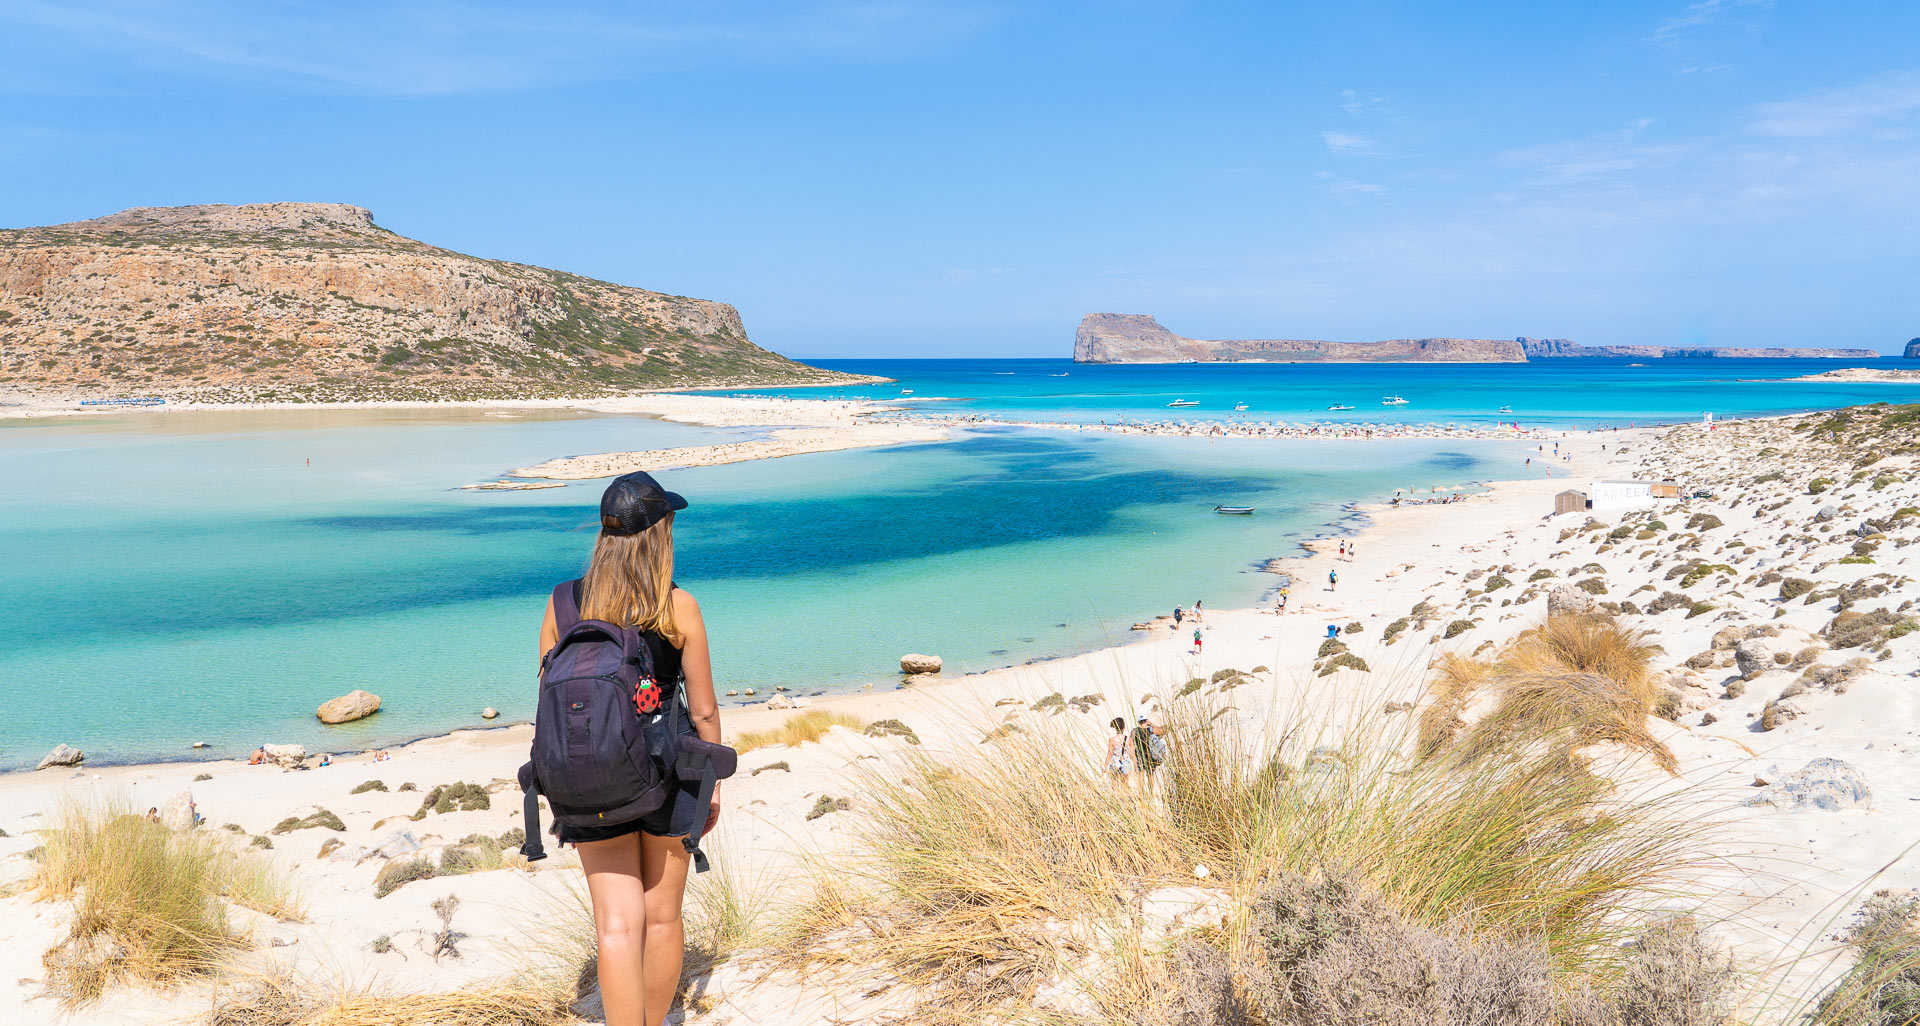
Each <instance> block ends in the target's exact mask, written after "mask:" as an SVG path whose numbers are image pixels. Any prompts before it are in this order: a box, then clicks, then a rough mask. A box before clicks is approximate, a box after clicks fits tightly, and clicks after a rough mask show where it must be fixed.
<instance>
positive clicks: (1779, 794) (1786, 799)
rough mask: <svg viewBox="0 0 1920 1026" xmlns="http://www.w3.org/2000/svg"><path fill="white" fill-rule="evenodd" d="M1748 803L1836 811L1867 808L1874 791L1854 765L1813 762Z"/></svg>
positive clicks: (1870, 804)
mask: <svg viewBox="0 0 1920 1026" xmlns="http://www.w3.org/2000/svg"><path fill="white" fill-rule="evenodd" d="M1747 804H1748V805H1772V806H1776V807H1778V808H1783V809H1804V808H1815V809H1825V810H1827V811H1829V812H1838V811H1840V810H1841V809H1853V808H1870V807H1871V806H1872V805H1873V791H1872V790H1871V789H1869V788H1868V787H1867V775H1866V774H1865V773H1862V772H1860V770H1859V769H1858V768H1857V767H1855V766H1854V765H1853V764H1851V763H1848V762H1843V761H1841V760H1839V759H1815V760H1813V761H1812V762H1809V763H1807V764H1806V765H1805V766H1802V767H1800V768H1799V769H1798V770H1795V771H1794V772H1792V773H1789V774H1787V775H1786V776H1785V777H1782V778H1781V779H1780V780H1779V781H1777V782H1776V783H1773V784H1770V785H1768V786H1767V787H1766V788H1765V789H1764V790H1762V791H1761V792H1760V793H1759V794H1757V795H1755V796H1753V797H1752V798H1750V799H1748V800H1747Z"/></svg>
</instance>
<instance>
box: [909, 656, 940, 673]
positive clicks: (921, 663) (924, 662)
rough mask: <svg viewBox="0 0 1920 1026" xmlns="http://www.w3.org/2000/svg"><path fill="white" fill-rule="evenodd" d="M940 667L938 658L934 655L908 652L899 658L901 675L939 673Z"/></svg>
mask: <svg viewBox="0 0 1920 1026" xmlns="http://www.w3.org/2000/svg"><path fill="white" fill-rule="evenodd" d="M940 666H941V663H940V657H939V656H935V655H921V654H920V653H918V652H909V653H907V654H906V655H903V656H901V657H900V672H901V673H939V672H940Z"/></svg>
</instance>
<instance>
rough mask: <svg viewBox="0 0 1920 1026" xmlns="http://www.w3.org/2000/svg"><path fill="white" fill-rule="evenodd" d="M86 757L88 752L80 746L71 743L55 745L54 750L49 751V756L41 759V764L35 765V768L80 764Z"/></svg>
mask: <svg viewBox="0 0 1920 1026" xmlns="http://www.w3.org/2000/svg"><path fill="white" fill-rule="evenodd" d="M86 758H87V753H85V752H83V751H81V750H80V749H78V748H74V747H71V746H69V745H54V746H53V751H51V752H48V753H47V757H46V758H44V759H41V760H40V765H38V766H35V767H34V769H36V770H43V769H46V768H47V767H49V766H78V765H80V764H81V763H82V762H85V761H86Z"/></svg>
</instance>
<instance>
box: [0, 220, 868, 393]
mask: <svg viewBox="0 0 1920 1026" xmlns="http://www.w3.org/2000/svg"><path fill="white" fill-rule="evenodd" d="M854 380H858V379H855V378H853V377H851V376H848V375H843V374H838V373H835V372H832V371H826V370H821V369H819V368H815V367H809V366H807V365H805V364H801V363H796V362H794V361H792V360H789V359H787V358H786V357H783V356H780V355H778V354H775V353H772V352H769V351H767V350H765V349H762V348H760V347H759V346H756V345H754V344H753V343H752V342H750V341H748V339H747V333H746V328H745V327H744V326H743V325H742V324H741V322H740V314H739V313H738V312H737V311H736V310H735V309H734V308H733V307H732V306H729V305H728V304H726V303H717V302H712V301H709V300H702V299H689V298H687V297H685V296H674V295H667V294H664V293H659V292H649V291H646V290H644V289H638V288H630V287H627V286H624V285H615V284H611V283H609V282H604V281H596V280H594V279H592V278H585V277H581V276H579V275H575V274H568V273H566V272H564V271H555V270H548V269H546V268H541V267H532V266H529V265H526V264H516V263H510V262H507V261H504V260H488V259H482V258H479V257H473V256H467V255H465V254H461V253H455V252H452V251H450V250H445V249H440V248H438V247H436V246H432V245H429V244H427V243H424V242H418V241H415V240H413V239H409V238H406V237H404V236H401V235H397V234H395V233H393V232H391V231H388V230H386V229H384V228H381V227H379V226H378V225H376V224H375V223H374V220H373V215H372V214H371V213H369V212H368V211H367V210H366V209H365V208H363V207H356V206H348V205H346V204H339V203H262V204H251V205H246V206H228V205H224V204H211V205H203V206H185V207H140V208H135V209H132V210H125V211H121V212H120V213H118V214H113V215H111V216H108V217H101V218H95V219H93V220H90V221H78V222H74V223H71V224H61V225H52V226H49V227H40V228H20V229H12V230H4V231H0V389H7V390H20V391H27V392H35V393H42V394H44V393H47V392H61V393H67V394H71V395H73V396H75V397H79V398H109V397H119V396H129V395H138V396H156V397H164V398H170V399H172V398H191V399H194V400H196V401H199V402H216V403H221V402H227V403H230V402H271V401H280V402H288V401H298V402H318V401H331V402H339V401H358V400H410V401H419V400H429V401H432V400H449V399H501V398H537V397H562V396H564V397H579V396H606V395H617V394H623V393H628V392H634V391H640V390H646V389H658V388H666V387H674V388H685V387H695V386H714V387H727V386H735V385H774V384H785V385H799V384H815V383H818V384H828V383H835V382H848V381H854Z"/></svg>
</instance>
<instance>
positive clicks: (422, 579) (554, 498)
mask: <svg viewBox="0 0 1920 1026" xmlns="http://www.w3.org/2000/svg"><path fill="white" fill-rule="evenodd" d="M728 437H737V433H732V432H724V431H717V430H711V429H701V428H692V427H686V426H682V425H674V424H664V423H660V422H657V421H651V420H645V419H640V418H631V417H584V416H524V417H513V418H506V417H491V416H484V415H478V414H473V413H434V414H417V413H403V412H383V413H377V414H367V413H360V412H337V411H315V412H312V413H297V414H279V413H274V414H248V413H219V414H169V415H159V416H152V415H134V416H126V417H115V418H101V419H97V420H95V419H90V420H84V421H65V422H36V423H32V424H18V423H16V424H13V425H9V426H7V427H5V428H0V472H3V473H5V474H6V477H7V480H8V481H9V482H10V483H11V484H12V485H13V487H10V488H8V489H7V490H6V491H5V492H4V494H0V554H3V557H0V596H5V597H4V599H0V637H4V638H5V639H6V644H5V645H4V646H3V647H0V704H4V707H5V708H6V710H7V716H6V717H5V724H4V728H0V767H8V768H17V767H19V766H22V765H30V764H31V763H32V762H33V761H34V760H35V759H37V758H38V757H39V756H40V755H41V754H43V753H44V752H45V751H46V750H47V749H48V748H50V747H52V746H53V745H54V744H55V743H58V742H68V743H72V744H76V745H78V746H80V747H82V748H84V749H86V750H87V751H88V753H89V758H90V759H94V760H97V761H113V760H134V759H150V758H157V757H162V756H167V757H184V756H186V755H188V754H189V752H188V749H187V746H188V744H189V743H190V742H192V741H195V740H204V741H207V742H210V743H211V745H212V747H211V748H210V749H208V750H206V751H205V752H203V753H202V754H205V755H208V756H228V755H232V754H234V753H236V752H242V751H245V750H247V749H249V748H251V747H252V746H253V745H255V744H258V743H261V742H263V741H292V742H299V743H305V744H307V745H308V746H309V747H311V748H322V747H324V748H327V749H330V750H347V749H352V748H357V747H363V746H368V745H375V744H382V743H391V742H394V741H397V740H401V739H404V738H409V737H416V736H420V735H423V734H429V733H436V732H440V731H444V730H447V729H451V728H453V727H457V726H463V725H476V724H478V723H479V722H480V721H479V719H478V712H479V710H480V709H481V708H482V707H483V706H487V705H492V706H495V707H497V708H499V709H500V710H501V712H502V713H503V714H504V716H505V717H506V718H508V719H513V718H522V717H525V716H527V715H529V714H530V712H531V708H532V690H533V674H534V669H535V663H536V660H537V653H536V651H535V649H536V645H537V641H536V632H537V630H538V625H539V617H540V608H541V604H542V601H543V596H544V594H545V593H546V591H547V590H548V589H549V588H550V587H551V586H552V585H553V584H554V583H556V582H557V581H559V580H562V579H565V578H566V577H569V576H572V575H573V574H574V573H576V572H577V570H578V568H579V566H580V564H581V562H582V561H583V560H584V558H585V556H586V553H587V550H588V547H589V546H590V544H591V539H592V531H593V519H594V517H593V511H594V505H595V503H597V501H598V495H599V490H600V483H597V482H585V483H581V484H575V485H570V486H568V487H566V488H560V489H552V490H546V491H534V492H463V491H457V490H453V489H455V488H457V486H459V485H461V484H465V483H469V482H472V481H478V480H483V479H486V478H489V477H492V476H495V475H498V474H499V473H501V472H502V471H504V470H506V469H508V468H511V467H514V466H518V465H524V464H526V463H530V462H534V461H537V460H540V459H544V458H548V457H552V456H559V455H568V454H574V453H584V452H597V451H608V450H616V449H627V448H637V447H663V446H670V445H688V444H701V443H704V442H710V441H714V440H718V439H723V438H728ZM1522 452H1523V450H1522V448H1521V447H1520V446H1519V445H1517V444H1516V445H1507V444H1504V443H1503V444H1494V445H1489V444H1474V445H1453V444H1449V443H1432V442H1348V443H1338V444H1333V445H1324V444H1314V443H1275V442H1250V441H1217V442H1211V443H1207V442H1191V441H1183V440H1169V439H1150V438H1127V437H1111V436H1104V435H1095V436H1087V435H1080V434H1061V433H1049V432H1033V431H1010V430H993V431H984V432H978V433H974V434H969V435H965V436H962V437H961V438H959V439H958V440H956V441H955V442H952V443H947V444H939V445H911V446H900V447H895V448H890V449H883V450H866V451H849V452H839V453H822V454H817V455H812V456H804V457H793V458H788V459H781V460H770V461H760V462H755V463H742V464H733V465H729V466H722V467H710V468H701V469H694V470H684V471H675V472H671V473H669V474H664V475H662V477H663V479H665V480H666V481H667V482H668V484H669V487H672V488H674V489H676V490H679V491H682V492H684V493H685V494H687V496H688V497H689V499H690V500H691V501H692V506H691V507H690V508H689V509H688V510H686V511H685V512H684V513H682V514H681V515H680V519H679V520H678V521H677V523H676V537H677V541H678V548H679V569H678V577H679V580H680V581H681V583H682V584H683V585H684V586H685V587H687V588H688V589H689V590H691V591H693V592H694V594H695V595H696V596H698V597H699V599H700V601H701V603H702V606H703V608H704V609H705V611H706V616H707V619H708V621H709V627H710V632H711V634H712V636H713V638H714V645H715V665H716V672H717V675H718V677H719V683H720V686H721V688H722V689H723V690H724V689H726V688H728V687H736V688H743V687H755V688H759V689H762V690H763V693H764V689H766V688H769V687H771V686H774V685H779V684H785V685H788V686H791V687H793V688H794V689H795V690H796V691H798V692H802V693H806V692H811V691H816V690H851V689H856V688H858V687H860V686H861V685H863V684H873V685H874V686H876V687H892V686H894V685H895V683H896V681H897V679H898V678H897V676H896V675H895V673H894V671H895V669H896V668H897V660H898V658H899V656H900V655H901V654H902V653H904V652H908V651H922V652H935V653H938V654H940V655H941V656H943V657H945V658H946V660H947V663H948V666H949V667H950V668H951V669H953V670H960V671H965V670H977V669H984V668H988V667H991V666H995V665H1004V664H1007V663H1012V662H1020V661H1023V660H1026V659H1031V658H1040V657H1045V656H1049V655H1057V654H1063V653H1068V652H1073V651H1080V650H1085V649H1087V648H1091V647H1096V646H1099V645H1102V644H1105V643H1108V642H1109V641H1110V640H1112V639H1114V638H1116V637H1118V636H1120V635H1123V634H1124V633H1125V631H1126V628H1127V627H1128V626H1129V625H1130V624H1131V623H1132V622H1133V621H1134V620H1136V619H1141V618H1144V617H1147V616H1150V615H1153V614H1155V613H1158V612H1163V611H1166V610H1170V609H1171V607H1172V606H1173V605H1174V604H1176V603H1189V604H1190V603H1191V602H1192V601H1193V600H1194V599H1196V598H1201V599H1204V600H1206V601H1207V602H1208V603H1209V604H1211V605H1214V606H1216V607H1219V608H1225V607H1228V606H1232V605H1236V604H1243V603H1245V602H1247V601H1250V600H1252V599H1253V598H1255V597H1257V596H1258V595H1259V594H1260V593H1261V592H1263V591H1265V590H1266V589H1267V588H1269V587H1271V586H1272V585H1273V584H1275V583H1276V581H1277V579H1276V578H1274V577H1272V576H1271V575H1266V574H1262V573H1259V572H1257V569H1256V567H1257V565H1258V564H1259V563H1260V562H1261V561H1263V560H1264V559H1266V558H1268V557H1271V556H1274V555H1280V554H1284V553H1285V552H1287V551H1289V550H1290V549H1291V547H1292V546H1293V545H1294V544H1296V543H1297V541H1298V540H1299V539H1301V538H1303V537H1306V536H1308V535H1310V534H1313V533H1316V532H1318V531H1321V530H1323V529H1324V526H1325V525H1327V524H1329V523H1332V522H1334V521H1337V520H1339V519H1340V518H1341V517H1342V516H1343V515H1344V514H1343V511H1342V508H1341V507H1342V505H1343V504H1344V503H1347V502H1350V501H1353V500H1359V499H1367V498H1377V497H1381V496H1384V495H1389V494H1391V493H1392V491H1393V490H1394V489H1395V488H1398V487H1412V486H1418V487H1421V488H1426V487H1429V486H1431V485H1433V484H1442V485H1448V486H1452V485H1461V484H1464V483H1466V482H1468V481H1471V480H1473V479H1476V478H1478V479H1493V478H1498V477H1501V476H1505V475H1506V474H1508V473H1511V472H1512V469H1513V467H1514V465H1515V464H1518V463H1519V461H1520V460H1521V459H1522V458H1523V457H1522ZM309 460H311V465H309V464H308V461H309ZM1222 503H1226V504H1245V505H1254V506H1258V507H1259V512H1258V513H1257V514H1256V515H1255V516H1253V517H1250V518H1240V517H1221V516H1216V515H1214V514H1213V513H1212V512H1211V510H1212V508H1213V506H1215V505H1216V504H1222ZM354 687H365V688H367V689H369V690H371V691H374V692H376V693H378V694H380V695H381V696H382V697H383V699H384V700H385V705H384V707H383V709H382V711H381V712H380V714H379V715H378V716H375V717H373V718H371V719H369V720H366V721H362V722H360V723H357V724H350V725H346V726H342V727H333V728H324V727H321V726H320V725H319V724H318V722H317V721H316V720H315V719H314V718H313V710H314V707H315V706H317V705H318V704H319V703H320V702H321V701H324V700H325V699H327V698H330V697H332V696H334V695H338V694H341V693H344V692H345V691H348V690H350V689H352V688H354Z"/></svg>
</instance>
